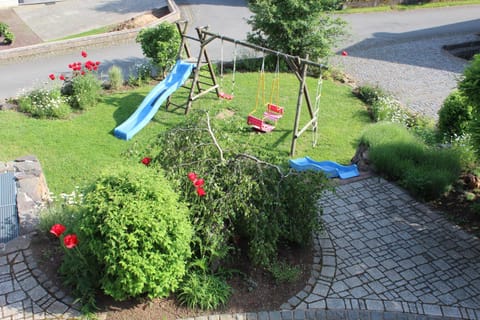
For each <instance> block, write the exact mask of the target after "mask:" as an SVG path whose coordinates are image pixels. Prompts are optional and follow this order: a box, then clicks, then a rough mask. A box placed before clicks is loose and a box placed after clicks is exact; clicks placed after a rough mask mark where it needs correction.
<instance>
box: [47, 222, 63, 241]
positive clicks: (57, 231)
mask: <svg viewBox="0 0 480 320" xmlns="http://www.w3.org/2000/svg"><path fill="white" fill-rule="evenodd" d="M65 230H67V227H65V226H64V225H63V224H59V223H57V224H54V225H53V226H52V227H51V228H50V233H52V234H54V235H55V236H56V237H57V238H58V237H60V236H61V235H62V233H64V232H65Z"/></svg>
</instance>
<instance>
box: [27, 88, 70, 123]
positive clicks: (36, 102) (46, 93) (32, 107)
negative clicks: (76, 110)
mask: <svg viewBox="0 0 480 320" xmlns="http://www.w3.org/2000/svg"><path fill="white" fill-rule="evenodd" d="M18 106H19V110H20V111H21V112H25V113H29V114H30V115H31V116H32V117H36V118H58V119H65V118H67V117H68V115H69V114H70V107H69V106H68V104H67V102H66V100H65V99H64V97H62V94H61V91H60V89H59V88H53V89H46V88H39V89H34V90H32V91H30V92H27V93H26V94H23V95H21V96H20V97H19V98H18Z"/></svg>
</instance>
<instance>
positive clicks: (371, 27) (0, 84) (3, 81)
mask: <svg viewBox="0 0 480 320" xmlns="http://www.w3.org/2000/svg"><path fill="white" fill-rule="evenodd" d="M177 4H178V5H179V7H180V9H181V11H182V15H183V17H184V18H185V19H188V20H189V21H190V26H192V27H194V26H205V25H208V26H209V27H210V30H211V31H212V32H217V33H221V34H224V35H226V36H230V37H233V38H237V39H244V38H245V36H246V33H247V32H248V31H249V30H250V27H249V26H248V24H247V23H246V19H247V18H248V16H249V15H250V13H249V10H248V8H247V7H246V2H245V1H243V0H225V1H213V0H179V1H177ZM479 13H480V6H478V5H477V6H459V7H450V8H441V9H421V10H416V11H403V12H386V13H371V14H352V15H342V18H344V19H345V20H346V21H347V22H348V23H349V26H350V33H351V36H350V37H349V38H348V39H346V40H345V41H344V42H342V44H341V46H340V47H339V48H338V49H339V50H340V49H342V50H343V49H345V48H346V49H347V50H350V51H352V52H353V53H354V54H356V55H358V56H361V55H362V51H363V49H365V48H371V47H378V48H381V47H382V46H387V45H388V44H391V43H398V42H408V41H410V40H412V39H415V40H419V39H422V38H425V39H428V38H432V37H437V36H438V35H439V34H445V35H446V34H448V35H450V36H451V35H453V36H455V34H466V33H469V34H474V33H475V32H477V33H478V32H480V19H479ZM190 32H194V30H193V29H192V28H191V29H190ZM220 44H221V42H220V41H217V42H216V43H212V45H211V47H210V46H209V53H210V54H211V56H212V57H213V58H218V57H219V56H220ZM232 50H233V49H232V47H231V46H230V47H229V46H228V45H225V46H224V55H225V57H228V56H229V55H231V53H232ZM88 51H89V57H91V58H92V59H94V60H100V61H102V68H101V71H103V72H105V71H106V70H107V69H108V68H109V67H110V66H111V65H112V64H116V65H119V66H122V67H124V69H125V70H127V73H128V70H129V69H132V65H133V64H135V63H140V62H142V61H144V58H143V55H142V52H141V49H140V47H139V45H138V44H136V43H130V44H122V45H117V46H112V47H108V48H91V49H89V50H88ZM240 54H242V55H248V54H250V53H249V52H241V53H240ZM414 54H415V55H416V54H421V52H420V53H418V52H415V53H414ZM78 59H79V53H78V52H74V53H69V54H61V55H58V56H49V57H37V58H35V59H32V60H26V61H21V62H15V63H10V64H8V65H0V99H1V100H3V99H5V98H8V97H12V96H15V95H16V94H17V93H18V92H19V91H20V90H22V89H23V90H25V89H29V88H32V87H35V86H37V85H39V84H41V83H45V82H48V74H50V73H59V72H65V71H68V68H67V65H68V64H69V63H71V62H73V61H77V60H78ZM377 59H388V57H381V58H377ZM402 63H406V64H408V63H410V62H409V61H408V59H407V60H405V61H402Z"/></svg>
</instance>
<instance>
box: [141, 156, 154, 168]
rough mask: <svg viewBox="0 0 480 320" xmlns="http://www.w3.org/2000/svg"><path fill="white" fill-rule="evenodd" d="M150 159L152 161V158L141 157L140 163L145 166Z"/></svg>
mask: <svg viewBox="0 0 480 320" xmlns="http://www.w3.org/2000/svg"><path fill="white" fill-rule="evenodd" d="M151 161H152V158H149V157H145V158H143V159H142V163H143V164H144V165H146V166H148V165H149V164H150V162H151Z"/></svg>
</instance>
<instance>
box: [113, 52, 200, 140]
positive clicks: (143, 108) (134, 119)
mask: <svg viewBox="0 0 480 320" xmlns="http://www.w3.org/2000/svg"><path fill="white" fill-rule="evenodd" d="M194 67H195V64H193V63H188V62H185V61H181V60H178V61H177V63H176V64H175V66H174V67H173V69H172V71H171V72H170V73H169V74H168V76H167V77H166V78H165V79H164V80H163V81H162V82H160V83H159V84H157V85H156V86H155V88H153V89H152V91H150V93H149V94H148V95H147V96H146V97H145V99H143V101H142V103H141V104H140V106H139V107H138V108H137V110H135V112H134V113H133V114H132V115H131V116H130V117H129V118H128V119H127V120H125V122H124V123H122V124H121V125H119V126H118V127H116V128H115V130H114V131H113V133H114V135H115V137H117V138H119V139H123V140H130V139H131V138H132V137H133V136H134V135H135V134H137V132H138V131H140V130H141V129H142V128H143V127H145V126H146V125H147V124H148V122H150V120H152V118H153V116H155V113H157V111H158V109H159V108H160V106H161V105H162V103H163V102H164V101H165V100H166V99H167V98H168V97H169V96H170V95H171V94H172V93H174V92H175V91H176V90H177V89H178V88H180V87H181V86H182V85H183V84H184V83H185V81H187V79H188V77H189V76H190V74H191V73H192V70H193V68H194Z"/></svg>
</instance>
